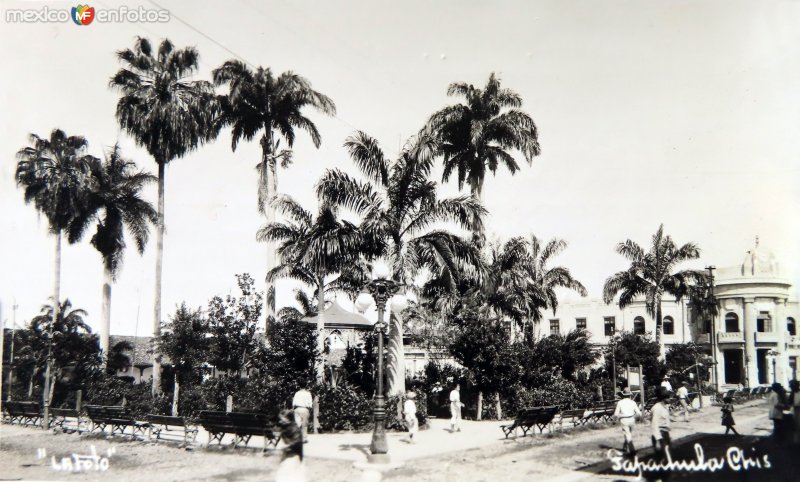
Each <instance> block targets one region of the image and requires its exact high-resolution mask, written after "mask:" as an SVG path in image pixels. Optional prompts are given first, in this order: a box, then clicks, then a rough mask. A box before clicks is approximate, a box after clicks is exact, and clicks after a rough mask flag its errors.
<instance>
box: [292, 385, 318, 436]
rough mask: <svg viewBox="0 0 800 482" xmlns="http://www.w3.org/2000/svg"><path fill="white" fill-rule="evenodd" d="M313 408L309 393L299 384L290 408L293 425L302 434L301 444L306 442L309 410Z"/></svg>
mask: <svg viewBox="0 0 800 482" xmlns="http://www.w3.org/2000/svg"><path fill="white" fill-rule="evenodd" d="M313 406H314V400H313V398H312V397H311V392H309V391H308V390H307V389H306V386H305V384H304V383H301V384H300V390H298V391H297V392H296V393H295V394H294V398H293V399H292V407H293V408H294V420H295V423H296V424H297V425H298V426H299V427H300V430H301V431H302V433H303V443H306V442H308V419H309V418H310V416H311V408H312V407H313Z"/></svg>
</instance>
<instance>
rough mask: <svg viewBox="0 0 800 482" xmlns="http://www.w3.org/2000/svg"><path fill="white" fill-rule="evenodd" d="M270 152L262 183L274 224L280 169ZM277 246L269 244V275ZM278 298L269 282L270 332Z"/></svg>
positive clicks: (269, 219)
mask: <svg viewBox="0 0 800 482" xmlns="http://www.w3.org/2000/svg"><path fill="white" fill-rule="evenodd" d="M271 156H272V155H271V154H269V153H268V152H265V153H264V162H265V163H267V166H266V169H265V172H267V173H268V174H267V177H268V179H263V180H262V182H264V184H265V185H266V186H265V187H266V199H264V202H265V204H266V206H265V209H264V215H265V216H266V218H267V224H272V223H274V222H275V218H276V216H275V206H273V205H272V199H273V198H274V197H275V195H276V194H277V193H278V176H277V174H278V167H277V161H276V160H275V159H274V156H272V159H270V157H271ZM276 248H277V246H276V245H275V243H273V242H271V241H270V242H267V273H269V271H270V270H271V269H272V268H274V267H275V266H277V264H278V263H277V254H276ZM270 292H272V298H273V299H270ZM275 296H277V293H275V285H274V283H273V282H272V281H269V280H268V281H267V282H266V286H265V296H264V303H265V304H264V315H265V322H264V323H265V328H266V331H269V328H270V326H269V325H270V323H272V322H273V321H275V304H276V302H277V301H276V300H275V299H274V297H275Z"/></svg>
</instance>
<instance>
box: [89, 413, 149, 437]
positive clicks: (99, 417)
mask: <svg viewBox="0 0 800 482" xmlns="http://www.w3.org/2000/svg"><path fill="white" fill-rule="evenodd" d="M86 415H87V416H88V417H89V420H91V421H92V428H91V429H90V430H89V431H90V432H94V431H95V430H98V431H100V432H105V429H106V427H111V435H114V434H115V433H119V434H120V435H130V436H132V437H136V436H137V434H138V435H142V436H143V435H144V432H145V430H146V429H147V428H148V424H147V423H142V422H137V421H136V420H135V419H134V418H133V415H132V414H131V412H130V409H129V408H128V407H123V406H101V405H86ZM128 427H131V433H130V434H126V433H125V429H126V428H128Z"/></svg>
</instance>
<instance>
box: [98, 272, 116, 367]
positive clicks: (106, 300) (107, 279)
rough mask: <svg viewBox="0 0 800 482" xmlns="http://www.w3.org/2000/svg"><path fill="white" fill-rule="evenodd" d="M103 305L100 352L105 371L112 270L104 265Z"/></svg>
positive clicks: (109, 323) (109, 328) (109, 329)
mask: <svg viewBox="0 0 800 482" xmlns="http://www.w3.org/2000/svg"><path fill="white" fill-rule="evenodd" d="M103 265H104V266H103V305H102V309H101V313H100V350H101V351H102V355H103V370H105V368H106V366H107V364H108V337H109V335H110V333H111V283H113V277H112V274H111V270H110V269H109V268H108V266H106V265H105V263H103Z"/></svg>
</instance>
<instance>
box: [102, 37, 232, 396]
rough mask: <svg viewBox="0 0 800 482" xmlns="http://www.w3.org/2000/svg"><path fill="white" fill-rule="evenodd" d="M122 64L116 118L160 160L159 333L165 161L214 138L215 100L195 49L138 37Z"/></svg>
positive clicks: (156, 365) (116, 81) (156, 361)
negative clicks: (155, 46)
mask: <svg viewBox="0 0 800 482" xmlns="http://www.w3.org/2000/svg"><path fill="white" fill-rule="evenodd" d="M117 57H118V58H119V60H120V62H122V63H123V65H124V67H123V68H122V69H120V70H119V71H118V72H117V73H116V74H115V75H114V77H112V78H111V81H110V86H111V87H112V88H114V89H116V90H118V91H119V92H120V93H121V94H122V96H121V97H120V99H119V101H118V102H117V113H116V115H117V121H118V122H119V125H120V127H121V128H122V129H123V130H124V131H125V132H127V133H128V134H130V135H131V136H133V138H134V139H135V140H136V143H137V144H139V145H140V146H143V147H144V148H145V149H147V152H148V153H150V155H151V156H153V160H155V162H156V164H158V225H157V229H156V280H155V302H154V308H153V337H154V338H158V337H159V336H161V265H162V258H163V255H164V183H165V175H166V167H167V164H168V163H169V162H171V161H173V160H175V159H178V158H181V157H183V156H185V155H186V154H188V153H189V152H191V151H193V150H194V149H196V148H197V147H198V146H199V145H200V144H202V143H204V142H206V141H208V140H210V139H212V138H214V137H215V136H216V133H217V129H216V128H215V123H214V119H215V117H217V111H218V105H219V104H218V102H217V101H216V97H215V96H214V89H213V86H212V85H211V84H210V83H209V82H206V81H202V80H191V76H193V75H194V73H195V72H196V71H197V67H198V58H199V54H198V53H197V50H196V49H194V47H186V48H183V49H180V50H176V49H175V47H174V46H173V44H172V42H170V41H169V40H168V39H165V40H164V41H162V42H161V45H160V46H159V48H158V52H154V51H153V47H152V45H151V44H150V41H149V40H147V39H145V38H141V37H138V38H137V40H136V43H135V45H134V47H133V49H125V50H120V51H119V52H117ZM160 391H161V356H160V354H158V353H157V351H154V353H153V393H159V392H160Z"/></svg>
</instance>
